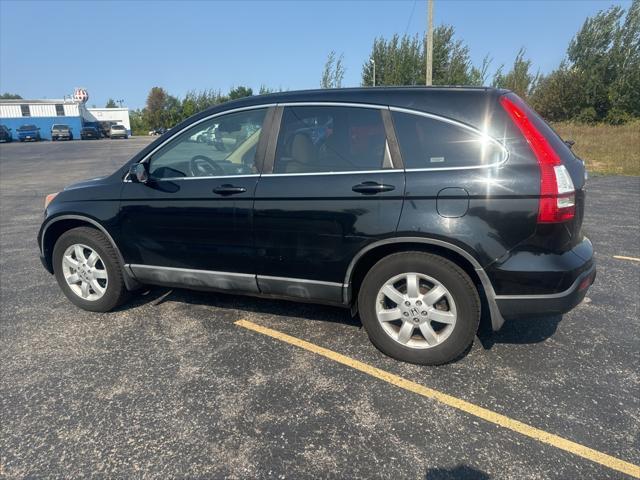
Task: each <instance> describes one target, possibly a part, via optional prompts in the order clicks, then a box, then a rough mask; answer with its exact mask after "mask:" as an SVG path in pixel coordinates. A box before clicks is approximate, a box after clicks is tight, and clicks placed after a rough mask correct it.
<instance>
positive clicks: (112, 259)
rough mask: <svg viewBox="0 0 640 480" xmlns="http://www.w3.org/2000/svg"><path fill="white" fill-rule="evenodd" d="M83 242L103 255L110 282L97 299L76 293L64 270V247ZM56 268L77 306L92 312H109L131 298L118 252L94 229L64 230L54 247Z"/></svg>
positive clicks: (66, 293)
mask: <svg viewBox="0 0 640 480" xmlns="http://www.w3.org/2000/svg"><path fill="white" fill-rule="evenodd" d="M77 243H80V244H83V245H86V246H88V247H90V248H91V249H94V250H95V251H96V252H97V253H98V255H99V256H100V258H101V260H102V263H103V264H104V267H105V269H106V271H107V275H108V283H107V288H106V291H105V293H104V294H103V296H102V297H101V298H99V299H97V300H94V301H90V300H85V299H83V298H81V297H80V296H78V295H77V294H76V293H74V292H73V291H72V290H71V288H70V287H69V285H68V284H67V281H66V280H65V278H64V275H63V272H62V257H63V255H64V252H65V250H66V249H67V248H68V247H70V246H71V245H73V244H77ZM53 270H54V274H55V277H56V280H57V282H58V285H59V286H60V288H61V289H62V291H63V293H64V294H65V296H66V297H67V298H68V299H69V300H70V301H71V303H73V304H74V305H77V306H78V307H80V308H82V309H83V310H89V311H91V312H108V311H110V310H113V309H114V308H116V307H117V306H119V305H121V304H122V303H123V302H124V301H125V300H126V299H127V297H128V293H129V292H128V291H127V289H126V287H125V283H124V279H123V274H122V266H121V264H120V261H119V260H118V255H117V254H116V251H115V250H114V248H113V247H112V246H111V243H110V242H109V240H107V238H106V237H105V236H104V235H103V234H102V232H100V231H99V230H96V229H95V228H90V227H78V228H73V229H71V230H69V231H67V232H65V233H63V234H62V235H61V236H60V238H59V239H58V241H57V242H56V244H55V247H54V249H53Z"/></svg>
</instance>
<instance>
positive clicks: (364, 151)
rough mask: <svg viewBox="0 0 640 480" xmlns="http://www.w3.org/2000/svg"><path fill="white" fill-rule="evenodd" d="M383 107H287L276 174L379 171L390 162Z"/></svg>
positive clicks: (278, 147) (277, 157) (275, 165)
mask: <svg viewBox="0 0 640 480" xmlns="http://www.w3.org/2000/svg"><path fill="white" fill-rule="evenodd" d="M390 164H391V162H390V158H389V149H388V147H387V137H386V134H385V129H384V124H383V122H382V115H381V113H380V110H377V109H372V108H358V107H335V106H309V107H307V106H301V107H286V108H285V110H284V114H283V116H282V124H281V127H280V134H279V136H278V144H277V147H276V158H275V164H274V169H273V171H274V173H323V172H350V171H362V170H378V169H381V168H383V167H385V166H391V165H390Z"/></svg>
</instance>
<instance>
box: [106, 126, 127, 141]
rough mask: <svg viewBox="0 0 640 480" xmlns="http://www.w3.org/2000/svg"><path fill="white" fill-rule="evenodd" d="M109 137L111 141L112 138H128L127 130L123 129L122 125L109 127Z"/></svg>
mask: <svg viewBox="0 0 640 480" xmlns="http://www.w3.org/2000/svg"><path fill="white" fill-rule="evenodd" d="M109 136H110V137H111V139H112V140H113V139H114V138H129V135H128V134H127V129H126V128H124V125H111V128H110V129H109Z"/></svg>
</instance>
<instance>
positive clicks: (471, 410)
mask: <svg viewBox="0 0 640 480" xmlns="http://www.w3.org/2000/svg"><path fill="white" fill-rule="evenodd" d="M235 324H236V325H238V326H239V327H243V328H246V329H248V330H252V331H254V332H257V333H261V334H263V335H266V336H268V337H272V338H275V339H277V340H280V341H282V342H285V343H288V344H290V345H295V346H296V347H299V348H303V349H305V350H308V351H310V352H313V353H316V354H318V355H322V356H323V357H325V358H328V359H330V360H333V361H334V362H338V363H341V364H342V365H346V366H348V367H351V368H353V369H355V370H358V371H360V372H362V373H366V374H367V375H371V376H372V377H375V378H377V379H379V380H383V381H385V382H388V383H390V384H392V385H395V386H396V387H400V388H403V389H405V390H408V391H410V392H413V393H417V394H418V395H422V396H423V397H427V398H431V399H433V400H437V401H439V402H441V403H444V404H445V405H448V406H450V407H453V408H457V409H458V410H461V411H463V412H465V413H468V414H470V415H474V416H476V417H478V418H482V419H483V420H486V421H488V422H491V423H494V424H496V425H499V426H501V427H504V428H508V429H509V430H512V431H514V432H518V433H520V434H522V435H525V436H527V437H530V438H533V439H534V440H538V441H540V442H543V443H546V444H548V445H551V446H553V447H556V448H559V449H560V450H564V451H567V452H569V453H573V454H574V455H578V456H579V457H582V458H586V459H587V460H591V461H592V462H595V463H599V464H600V465H604V466H605V467H608V468H611V469H613V470H616V471H618V472H622V473H626V474H627V475H631V476H633V477H636V478H640V466H638V465H634V464H633V463H629V462H625V461H624V460H620V459H619V458H616V457H613V456H611V455H607V454H606V453H602V452H599V451H598V450H594V449H592V448H589V447H585V446H584V445H580V444H579V443H575V442H572V441H571V440H567V439H566V438H562V437H560V436H558V435H554V434H553V433H549V432H546V431H544V430H540V429H539V428H535V427H532V426H530V425H527V424H526V423H522V422H520V421H518V420H514V419H512V418H509V417H507V416H505V415H501V414H500V413H496V412H494V411H491V410H488V409H486V408H483V407H480V406H478V405H475V404H473V403H470V402H467V401H465V400H462V399H460V398H457V397H453V396H451V395H447V394H446V393H442V392H440V391H438V390H434V389H432V388H429V387H425V386H424V385H420V384H419V383H415V382H412V381H411V380H407V379H405V378H402V377H399V376H398V375H394V374H393V373H389V372H387V371H385V370H381V369H379V368H376V367H373V366H371V365H368V364H366V363H363V362H360V361H358V360H355V359H353V358H350V357H347V356H345V355H342V354H340V353H337V352H334V351H333V350H329V349H327V348H323V347H320V346H318V345H316V344H314V343H310V342H307V341H305V340H301V339H299V338H296V337H292V336H291V335H287V334H286V333H282V332H279V331H277V330H273V329H271V328H267V327H263V326H261V325H257V324H255V323H253V322H250V321H248V320H238V321H237V322H235Z"/></svg>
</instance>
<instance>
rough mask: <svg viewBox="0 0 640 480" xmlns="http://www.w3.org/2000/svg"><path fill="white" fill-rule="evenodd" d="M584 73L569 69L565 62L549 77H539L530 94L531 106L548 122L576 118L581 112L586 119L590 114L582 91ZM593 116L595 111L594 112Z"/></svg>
mask: <svg viewBox="0 0 640 480" xmlns="http://www.w3.org/2000/svg"><path fill="white" fill-rule="evenodd" d="M583 75H584V73H582V72H580V71H579V70H578V69H575V68H572V67H569V66H568V65H567V63H566V62H563V63H561V64H560V67H559V68H558V69H556V70H554V71H553V72H551V73H550V74H549V75H546V76H541V77H540V78H539V80H538V82H537V84H536V87H535V89H534V90H533V92H532V93H531V96H530V98H529V101H530V102H531V106H532V107H533V108H534V109H535V110H536V111H537V112H538V113H540V115H542V116H543V117H544V118H546V119H547V120H550V121H556V122H557V121H562V120H567V119H570V118H576V117H578V116H579V115H580V113H581V112H582V117H583V118H587V117H588V116H589V115H590V112H589V111H587V110H585V109H587V107H588V104H587V99H586V96H585V92H584V89H583V85H584V83H585V81H584V78H583ZM594 115H595V110H594Z"/></svg>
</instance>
